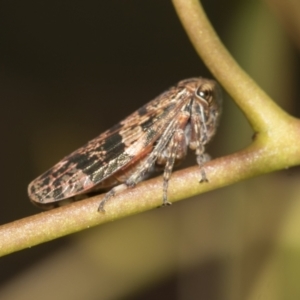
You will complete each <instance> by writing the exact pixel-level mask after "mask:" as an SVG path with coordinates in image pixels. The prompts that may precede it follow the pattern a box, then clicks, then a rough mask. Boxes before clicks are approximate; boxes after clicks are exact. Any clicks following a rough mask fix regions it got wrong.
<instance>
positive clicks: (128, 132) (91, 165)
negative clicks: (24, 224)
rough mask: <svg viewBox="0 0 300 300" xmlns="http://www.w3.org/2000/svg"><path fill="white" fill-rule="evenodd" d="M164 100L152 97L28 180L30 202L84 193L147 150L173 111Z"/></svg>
mask: <svg viewBox="0 0 300 300" xmlns="http://www.w3.org/2000/svg"><path fill="white" fill-rule="evenodd" d="M164 99H168V98H166V95H165V94H162V95H161V96H159V97H157V98H155V99H154V100H152V101H151V102H149V103H148V104H146V105H144V106H143V107H141V108H140V109H139V110H137V111H136V112H134V113H133V114H131V115H130V116H129V117H127V118H126V119H125V120H123V121H122V122H120V123H119V124H117V125H115V126H113V127H112V128H111V129H109V130H107V131H106V132H104V133H102V134H101V135H99V136H98V137H96V138H95V139H93V140H91V141H90V142H88V143H87V144H86V145H85V146H83V147H81V148H79V149H78V150H76V151H75V152H73V153H71V154H70V155H68V156H67V157H65V158H64V159H63V160H61V161H60V162H58V163H57V164H56V165H55V166H53V167H52V168H51V169H50V170H48V171H47V172H45V173H44V174H42V175H41V176H39V177H38V178H36V179H35V180H34V181H32V182H31V183H30V185H29V187H28V194H29V197H30V198H31V200H32V201H34V202H36V203H39V204H42V203H43V204H47V203H52V202H55V201H60V200H63V199H66V198H70V197H73V196H76V195H79V194H82V193H86V192H88V191H89V190H92V189H93V188H94V187H95V186H96V185H97V184H99V183H100V182H101V181H103V180H104V179H106V178H108V177H110V176H111V175H113V174H114V173H116V172H117V171H118V170H120V169H121V168H123V167H125V166H126V165H128V164H129V163H132V162H134V161H135V160H137V159H138V158H139V157H140V155H141V153H142V152H145V151H150V150H151V145H153V144H154V142H155V141H156V139H157V138H158V137H159V136H160V133H161V132H162V131H163V130H164V127H165V126H166V123H165V121H164V118H165V116H166V115H167V114H169V112H172V111H174V109H173V106H174V104H172V103H170V101H169V100H170V98H169V99H168V101H164ZM158 106H159V108H160V109H159V110H158V108H157V107H158ZM150 129H151V130H150ZM149 146H150V147H149ZM147 149H148V150H147Z"/></svg>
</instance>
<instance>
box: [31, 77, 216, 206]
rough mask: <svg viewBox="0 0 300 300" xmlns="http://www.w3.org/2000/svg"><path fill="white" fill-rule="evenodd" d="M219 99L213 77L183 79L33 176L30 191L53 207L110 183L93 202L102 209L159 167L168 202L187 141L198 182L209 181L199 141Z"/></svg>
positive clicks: (209, 133) (208, 131)
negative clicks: (174, 172)
mask: <svg viewBox="0 0 300 300" xmlns="http://www.w3.org/2000/svg"><path fill="white" fill-rule="evenodd" d="M221 103H222V95H221V89H220V87H219V85H218V84H217V83H216V82H215V81H214V80H209V79H204V78H190V79H186V80H182V81H180V82H179V83H178V84H177V85H175V86H173V87H171V88H170V89H169V90H167V91H166V92H164V93H162V94H161V95H160V96H158V97H156V98H155V99H154V100H152V101H150V102H149V103H147V104H146V105H144V106H142V107H141V108H140V109H138V110H137V111H136V112H134V113H132V114H131V115H130V116H129V117H127V118H126V119H124V120H123V121H122V122H120V123H118V124H116V125H115V126H113V127H112V128H111V129H109V130H107V131H105V132H104V133H102V134H100V135H99V136H98V137H96V138H95V139H93V140H91V141H90V142H88V143H87V144H86V145H84V146H83V147H81V148H79V149H78V150H76V151H75V152H73V153H71V154H70V155H68V156H66V157H65V158H64V159H62V160H61V161H60V162H58V163H57V164H56V165H54V166H53V167H52V168H51V169H50V170H48V171H47V172H45V173H44V174H42V175H41V176H39V177H38V178H36V179H35V180H34V181H32V182H31V183H30V184H29V187H28V194H29V197H30V199H31V200H32V201H33V202H34V203H35V204H38V205H40V204H41V205H42V206H46V208H52V207H54V206H57V204H58V203H57V202H58V201H62V200H65V199H68V200H74V198H76V197H77V196H79V195H84V194H88V193H90V192H95V191H100V190H103V189H107V188H111V189H110V191H108V192H107V193H106V196H105V197H104V199H103V200H102V201H101V202H100V205H99V207H98V211H105V210H104V206H105V203H106V202H107V201H108V200H109V199H110V198H111V197H112V196H114V195H115V194H117V193H119V192H121V191H123V190H125V189H127V188H128V187H134V186H135V185H136V184H137V183H138V182H140V181H142V180H143V179H144V178H145V177H146V176H147V174H149V173H151V172H152V171H153V170H154V169H156V168H163V169H164V172H163V197H162V199H163V205H167V204H170V203H169V202H168V197H167V191H168V182H169V180H170V176H171V173H172V169H173V166H174V165H175V164H176V163H178V162H180V161H181V160H183V159H184V158H185V156H186V154H187V149H188V147H189V148H190V149H192V150H194V151H195V153H196V158H197V163H198V165H199V166H200V174H201V179H200V182H203V181H208V180H207V178H206V174H205V170H204V167H203V165H204V163H205V162H206V160H207V159H206V157H207V155H206V154H205V149H204V146H205V145H206V144H207V143H208V142H209V141H210V140H211V138H212V137H213V135H214V134H215V132H216V128H217V125H218V122H219V116H220V114H221Z"/></svg>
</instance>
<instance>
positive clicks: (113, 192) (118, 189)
mask: <svg viewBox="0 0 300 300" xmlns="http://www.w3.org/2000/svg"><path fill="white" fill-rule="evenodd" d="M127 188H128V186H127V184H125V183H122V184H120V185H117V186H115V187H113V188H112V189H111V190H110V191H109V192H107V193H106V195H105V197H104V199H103V200H101V202H100V204H99V207H98V212H105V209H104V206H105V203H106V202H107V201H108V200H109V199H110V198H111V197H113V196H115V195H116V194H118V193H120V192H123V191H125V190H126V189H127Z"/></svg>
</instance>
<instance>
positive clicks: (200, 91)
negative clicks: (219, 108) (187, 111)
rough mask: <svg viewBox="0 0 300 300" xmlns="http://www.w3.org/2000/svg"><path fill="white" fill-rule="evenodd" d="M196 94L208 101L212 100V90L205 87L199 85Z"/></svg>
mask: <svg viewBox="0 0 300 300" xmlns="http://www.w3.org/2000/svg"><path fill="white" fill-rule="evenodd" d="M196 95H197V96H198V97H200V98H202V99H204V100H206V101H207V102H210V100H211V90H209V89H203V88H201V87H199V88H198V89H197V91H196Z"/></svg>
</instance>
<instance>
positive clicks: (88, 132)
mask: <svg viewBox="0 0 300 300" xmlns="http://www.w3.org/2000/svg"><path fill="white" fill-rule="evenodd" d="M203 5H204V7H205V9H206V12H207V14H208V16H209V17H210V19H211V21H212V23H213V25H214V27H215V29H216V31H217V32H218V34H219V35H220V37H221V39H222V40H223V41H224V43H225V45H226V46H227V47H228V48H229V50H230V51H231V53H232V54H233V56H234V57H235V58H236V59H237V60H238V62H239V63H240V64H241V65H242V66H243V67H244V68H245V70H246V71H247V72H248V73H249V74H250V75H251V76H253V77H254V79H255V80H256V81H257V82H258V83H259V84H260V85H261V86H262V87H263V88H264V89H265V90H266V91H267V92H268V93H269V94H270V95H271V96H272V97H274V100H275V101H276V102H278V103H279V105H281V106H282V107H284V108H285V109H286V110H287V111H288V112H290V113H292V114H293V115H296V116H299V102H298V101H297V99H298V97H297V95H298V94H299V84H298V82H299V74H300V72H299V70H300V68H299V52H298V50H297V49H296V47H295V46H293V41H292V40H291V39H289V38H288V35H287V33H285V31H284V29H283V27H282V25H280V23H279V21H278V20H277V19H276V17H275V16H274V15H273V13H272V10H271V9H270V8H269V7H268V6H267V5H266V4H265V3H264V2H260V1H256V0H255V1H254V0H253V1H242V2H241V1H226V2H224V1H217V0H210V1H208V0H205V1H203ZM194 76H203V77H211V75H210V73H209V71H208V70H207V69H206V67H205V66H204V64H203V63H202V61H201V59H200V58H199V57H198V56H197V54H196V52H195V51H194V49H193V47H192V45H191V44H190V42H189V40H188V38H187V36H186V34H185V32H184V30H183V28H182V26H181V24H180V21H179V19H178V18H177V16H176V13H175V10H174V8H173V6H172V3H171V2H170V1H159V0H156V1H154V0H143V1H138V0H127V1H120V0H111V1H94V0H93V1H76V0H73V1H55V0H54V1H53V0H52V1H32V0H29V1H0V101H1V110H0V113H1V117H0V132H1V137H2V138H1V140H2V143H1V146H2V147H1V148H0V149H1V150H0V158H1V187H2V193H1V194H2V195H1V201H0V223H1V224H5V223H8V222H12V221H14V220H18V219H20V218H24V217H26V216H30V215H33V214H36V213H39V212H40V210H39V209H38V208H35V207H34V206H33V205H32V204H31V203H30V202H29V199H28V196H27V185H28V183H29V182H30V181H31V180H32V179H34V178H35V177H37V176H38V175H39V174H41V173H42V172H44V171H45V170H47V169H48V168H50V167H51V166H52V165H53V164H54V163H56V162H57V161H58V160H59V159H61V158H62V157H63V156H65V155H67V154H69V153H70V152H71V151H73V150H75V149H76V148H78V147H80V146H81V145H83V144H84V143H85V142H87V141H88V140H90V139H92V138H94V137H95V136H97V135H98V134H100V133H101V132H103V131H104V130H106V129H108V128H109V127H110V126H112V125H114V124H115V123H117V122H119V121H120V120H121V119H123V118H125V117H126V116H127V115H128V114H130V113H131V112H133V111H134V110H136V109H137V108H139V107H140V106H142V105H143V104H145V103H146V102H148V101H150V100H151V99H153V98H154V97H156V96H157V95H159V94H160V93H161V92H163V91H164V90H165V89H167V88H168V87H169V86H171V85H173V84H174V83H176V82H177V81H179V80H181V79H184V78H188V77H194ZM228 76H230V74H228ZM224 94H225V93H224ZM258 109H259V108H258ZM251 135H252V131H251V129H250V128H249V126H248V124H247V121H246V120H245V119H244V117H243V115H242V114H241V113H240V112H239V110H238V109H237V108H236V106H235V104H233V102H232V101H231V100H230V99H229V98H228V97H227V96H226V100H225V103H224V115H223V117H222V122H221V125H220V129H219V132H218V134H217V136H216V138H215V140H214V141H213V143H212V145H211V146H210V148H209V153H210V154H211V155H212V156H213V157H217V156H221V155H225V154H228V153H231V152H233V151H236V150H239V149H241V148H242V147H244V146H246V145H247V144H249V143H250V142H251ZM194 163H195V158H194V156H193V155H191V156H190V158H189V159H188V162H187V164H194ZM291 174H292V180H295V178H297V177H296V176H298V175H297V174H298V173H297V170H295V171H289V172H282V173H279V174H276V175H269V177H264V179H254V180H252V181H249V182H248V183H241V184H240V185H236V186H235V187H229V188H226V189H222V191H221V192H220V191H216V192H213V193H209V194H207V195H201V196H200V197H198V199H197V198H195V199H193V200H189V201H182V203H179V204H176V205H174V206H172V207H171V208H169V209H167V210H159V211H153V212H149V213H145V214H143V215H141V216H135V217H132V218H128V219H126V220H121V221H117V222H115V223H113V224H108V225H105V226H102V227H101V228H95V229H92V230H89V231H87V232H83V233H80V234H75V235H73V236H70V237H65V238H61V239H59V240H56V241H53V242H50V243H47V244H43V245H40V246H36V247H34V248H32V249H28V250H24V251H21V252H19V253H14V254H12V255H9V256H7V257H3V258H1V262H0V266H1V272H0V298H1V299H19V298H18V297H19V295H22V299H27V298H28V299H37V298H41V297H43V298H44V299H48V298H49V299H50V298H51V299H52V298H56V299H83V298H85V299H153V298H155V299H246V296H247V297H249V299H252V298H251V296H253V295H256V291H257V290H259V285H256V284H257V280H258V277H260V276H263V275H262V274H264V273H261V272H263V271H265V269H264V267H265V266H266V261H268V259H269V257H270V256H269V254H270V253H271V252H272V251H273V250H272V249H273V248H272V247H271V245H272V244H274V239H273V237H274V236H277V234H278V230H279V229H278V226H279V225H278V224H281V223H282V222H284V221H283V220H282V215H281V214H280V213H281V212H282V211H289V209H290V208H286V207H284V208H283V207H282V205H283V204H282V201H283V199H285V200H287V199H290V200H289V201H290V202H289V201H288V203H289V204H290V203H294V202H292V200H291V199H294V198H293V197H292V198H290V197H287V196H286V195H285V194H283V195H282V197H278V198H276V199H275V197H276V196H278V194H280V195H281V193H284V190H287V188H286V187H285V188H282V189H280V191H276V192H275V191H274V190H273V191H272V193H273V192H274V195H273V194H272V195H270V194H268V192H267V191H268V190H270V188H271V187H274V185H275V186H276V184H274V182H277V181H276V180H278V182H280V183H281V184H282V181H281V179H279V178H281V176H282V177H284V178H286V177H287V176H290V175H291ZM272 176H273V177H274V178H273V177H272ZM263 180H264V181H263ZM261 182H263V183H261ZM289 182H291V181H289ZM261 184H262V185H263V186H261ZM291 189H292V187H290V188H289V190H291ZM254 190H256V191H260V192H259V194H260V195H262V197H263V201H259V199H258V198H257V202H256V201H253V197H257V196H256V195H255V194H254V195H255V196H253V194H252V196H250V198H247V197H248V196H249V195H250V194H251V192H253V191H254ZM298 194H299V193H298ZM275 195H276V196H275ZM251 199H252V200H251ZM248 201H249V202H248ZM253 202H254V203H253ZM276 205H277V206H276ZM274 206H275V208H274ZM196 207H197V208H196ZM270 209H274V213H271V215H272V217H271V221H270V220H269V221H266V216H270V214H269V212H270ZM250 212H251V213H250ZM264 213H265V214H264ZM232 214H234V216H233V215H232ZM243 214H244V215H243ZM299 214H300V212H299ZM245 216H246V217H245ZM253 216H255V217H254V218H253ZM248 217H249V218H248ZM255 218H259V219H258V220H257V219H255ZM245 219H247V220H248V221H249V223H248V221H247V223H246V224H245V223H244V222H245ZM198 221H199V222H201V223H198ZM241 222H242V223H243V226H241ZM253 222H254V223H255V225H253ZM265 222H266V223H268V226H269V227H268V226H266V225H265V224H266V223H265ZM249 224H250V225H249ZM258 224H261V225H262V227H264V229H265V228H266V227H268V229H267V230H266V231H263V233H262V232H261V231H260V229H261V228H260V227H259V226H258ZM124 228H125V229H124ZM137 228H138V230H137ZM241 228H243V229H245V230H244V231H239V229H241ZM249 228H250V229H249ZM37 230H38V228H37ZM257 230H258V231H259V233H257ZM191 232H193V234H194V235H193V237H190V240H189V241H190V242H191V241H192V242H191V243H190V244H189V242H187V241H185V240H182V239H183V236H185V237H186V233H190V234H191V235H192V233H191ZM249 232H251V234H250V239H248V238H247V234H249ZM134 234H137V236H135V235H134ZM252 234H253V235H252ZM256 234H257V235H256ZM132 235H134V236H132ZM253 236H255V237H253ZM257 236H258V237H257ZM239 237H243V238H245V240H243V239H239ZM266 237H268V238H270V239H271V240H269V239H267V241H266V239H265V238H266ZM298 238H300V237H298ZM0 239H1V238H0ZM168 239H170V244H169V243H168ZM195 239H199V241H197V242H195ZM249 240H250V241H249ZM204 241H206V242H205V243H204ZM144 243H145V244H147V243H149V247H145V249H144V248H142V249H143V251H145V252H144V253H141V249H140V245H141V244H144ZM193 243H196V244H197V246H195V245H194V244H193ZM220 243H221V244H220ZM298 243H299V242H298ZM249 244H250V248H248V245H249ZM137 245H138V247H136V246H137ZM188 245H189V246H188ZM152 247H154V248H152ZM251 247H253V252H252V251H250V250H249V249H252V248H251ZM261 247H262V248H261ZM246 248H247V250H245V249H246ZM96 249H97V251H96ZM103 249H106V250H107V251H106V252H105V251H104V250H103ZM117 249H118V250H119V251H120V252H117V251H116V250H117ZM123 249H124V251H123ZM126 249H127V250H126ZM196 249H197V250H196ZM220 249H221V250H220ZM102 250H103V251H104V252H103V253H102V252H101V251H102ZM244 250H245V252H243V251H244ZM156 251H157V252H156ZM218 251H220V252H218ZM161 252H163V254H162V253H161ZM189 252H195V253H193V254H189ZM149 253H151V255H152V256H151V255H150V256H151V257H152V258H153V260H151V259H150V257H148V255H149ZM237 253H238V254H237ZM253 253H254V254H253ZM272 253H273V252H272ZM297 253H298V252H297ZM198 254H200V256H198ZM128 255H129V256H130V257H128ZM139 255H140V256H141V257H139ZM136 257H139V259H137V260H135V258H136ZM170 257H171V258H172V259H170ZM199 257H200V258H199ZM297 257H298V256H297ZM249 259H250V261H252V260H253V261H255V263H254V266H253V264H252V263H249ZM79 261H80V264H79V265H77V262H79ZM99 261H100V262H101V263H99ZM112 262H114V263H112ZM129 262H130V263H129ZM158 263H160V266H157V264H158ZM81 264H82V265H81ZM291 264H292V265H293V263H291ZM146 265H147V266H148V267H149V265H150V266H151V265H153V266H156V268H155V269H154V270H152V271H151V272H150V271H149V274H152V275H151V276H150V275H149V276H148V275H143V276H144V277H143V276H142V275H140V274H143V272H142V270H143V269H147V267H146ZM166 265H167V267H166ZM49 266H51V267H49ZM54 266H55V267H54ZM137 266H139V267H138V268H137ZM262 266H263V268H262ZM149 268H150V267H149ZM132 269H134V270H136V269H138V270H139V271H140V272H141V273H139V272H138V271H132ZM150 269H151V268H150ZM147 270H149V269H147ZM276 270H277V269H276ZM299 270H300V268H299V269H298V268H297V269H296V271H295V270H294V271H295V272H299V273H300V271H299ZM31 272H32V273H31ZM266 272H267V271H266ZM49 274H52V275H53V276H52V277H51V276H50V277H48V276H49ZM131 274H134V275H131ZM239 274H240V275H239ZM274 274H277V273H276V272H275V273H272V277H271V278H273V279H272V280H274V281H272V282H277V280H279V279H278V278H277V277H276V276H275V275H274ZM295 274H296V273H295ZM297 274H298V273H297ZM31 276H32V279H31ZM74 277H75V278H74ZM275 277H276V279H274V278H275ZM108 278H109V279H111V281H109V280H108ZM129 278H131V279H132V281H135V282H136V284H133V283H127V280H129ZM148 278H150V279H148ZM298 278H299V277H298ZM85 280H86V281H87V282H88V283H86V282H84V281H85ZM266 280H267V279H266ZM90 282H93V284H91V283H90ZM103 282H105V284H103ZM125 282H126V284H125ZM263 282H264V281H263ZM41 283H42V285H41ZM98 284H99V285H98ZM271 285H272V284H271ZM81 286H83V287H84V288H81ZM50 287H51V288H50ZM56 287H58V288H59V289H56ZM118 287H121V288H120V290H121V291H120V292H116V290H117V289H118ZM48 288H49V290H48ZM285 288H287V287H286V286H285V285H284V288H282V290H284V289H285ZM295 288H296V287H295ZM104 290H105V291H104ZM107 290H108V291H107ZM17 291H19V294H18V293H17ZM114 292H115V293H114ZM14 293H15V294H14ZM277 294H278V293H277ZM299 295H300V292H299ZM247 299H248V298H247ZM264 299H269V298H264ZM270 299H292V298H270ZM294 299H296V298H294Z"/></svg>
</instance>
